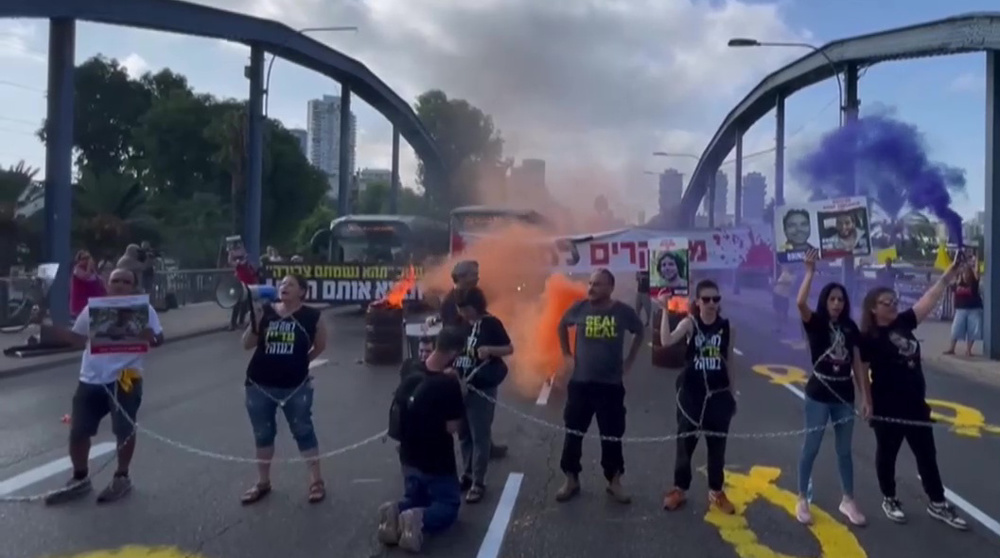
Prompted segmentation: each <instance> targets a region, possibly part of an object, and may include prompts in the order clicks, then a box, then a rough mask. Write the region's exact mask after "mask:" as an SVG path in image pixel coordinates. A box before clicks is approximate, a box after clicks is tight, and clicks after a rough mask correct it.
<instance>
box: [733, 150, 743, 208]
mask: <svg viewBox="0 0 1000 558" xmlns="http://www.w3.org/2000/svg"><path fill="white" fill-rule="evenodd" d="M733 172H734V173H735V174H736V177H735V182H736V186H735V188H736V199H735V203H734V204H733V205H734V207H733V219H734V220H735V221H736V224H737V225H740V224H742V223H743V130H737V131H736V168H735V169H734V170H733Z"/></svg>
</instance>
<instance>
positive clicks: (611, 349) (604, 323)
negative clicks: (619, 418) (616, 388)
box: [561, 300, 643, 384]
mask: <svg viewBox="0 0 1000 558" xmlns="http://www.w3.org/2000/svg"><path fill="white" fill-rule="evenodd" d="M561 325H563V326H565V327H575V328H576V337H575V339H576V353H575V354H574V355H573V363H574V364H573V374H572V376H571V377H570V380H571V381H574V382H596V383H603V384H621V383H622V377H623V376H624V372H625V365H624V360H625V334H626V333H631V334H632V335H638V334H640V333H642V330H643V325H642V320H641V319H640V318H639V314H637V313H636V311H635V309H633V308H632V307H631V306H629V305H627V304H624V303H622V302H618V301H617V300H616V301H613V302H612V303H611V305H610V306H608V307H605V308H597V307H595V306H594V305H592V304H591V303H590V301H589V300H582V301H580V302H577V303H576V304H574V305H573V306H571V307H570V309H569V310H567V311H566V313H565V314H564V315H563V317H562V321H561Z"/></svg>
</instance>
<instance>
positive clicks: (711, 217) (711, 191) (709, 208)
mask: <svg viewBox="0 0 1000 558" xmlns="http://www.w3.org/2000/svg"><path fill="white" fill-rule="evenodd" d="M718 176H719V171H715V174H713V175H712V178H709V179H708V197H707V198H705V213H707V214H708V228H710V229H713V228H715V183H716V182H717V178H718Z"/></svg>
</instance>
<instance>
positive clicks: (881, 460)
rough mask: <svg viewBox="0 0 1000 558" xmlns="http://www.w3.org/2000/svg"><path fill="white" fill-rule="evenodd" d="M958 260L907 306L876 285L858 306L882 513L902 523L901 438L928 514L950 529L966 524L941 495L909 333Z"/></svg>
mask: <svg viewBox="0 0 1000 558" xmlns="http://www.w3.org/2000/svg"><path fill="white" fill-rule="evenodd" d="M961 262H962V261H961V258H958V257H956V258H955V262H954V263H952V265H951V267H949V268H948V270H947V271H946V272H945V273H944V275H942V276H941V277H940V278H939V279H938V280H937V282H936V283H934V285H932V286H931V288H930V289H928V290H927V292H925V293H924V294H923V296H921V297H920V300H918V301H917V302H916V304H914V305H913V308H909V309H907V310H904V311H902V312H900V311H899V299H898V298H897V296H896V292H895V291H893V290H892V289H890V288H887V287H876V288H874V289H872V290H870V291H868V295H867V296H865V300H864V304H863V306H862V310H861V359H862V361H864V363H865V364H866V366H867V367H870V369H871V373H870V376H868V377H870V378H871V398H872V413H873V415H874V417H873V422H872V428H874V429H875V472H876V474H877V475H878V484H879V488H880V489H881V490H882V496H883V500H882V511H883V512H884V513H885V516H886V517H888V518H889V519H890V520H892V521H895V522H896V523H905V522H906V514H905V513H903V508H902V505H901V504H900V502H899V499H898V498H897V497H896V456H897V455H899V450H900V448H901V447H902V445H903V441H904V440H905V441H906V443H907V444H908V445H909V446H910V450H911V451H912V452H913V457H914V458H915V459H916V462H917V472H918V473H919V474H920V481H921V483H922V484H923V486H924V492H925V493H926V494H927V497H928V499H930V503H929V504H928V506H927V513H928V515H930V516H931V517H933V518H935V519H938V520H940V521H943V522H944V523H947V524H948V525H950V526H951V527H954V528H956V529H963V530H964V529H967V528H968V525H967V524H966V522H965V520H964V519H963V518H961V517H960V516H959V515H958V513H957V512H956V511H955V508H954V507H952V505H951V504H950V503H948V501H947V500H945V497H944V485H943V484H942V482H941V473H940V471H939V470H938V464H937V449H936V448H935V445H934V430H933V428H932V425H933V423H932V422H931V410H930V407H929V406H928V405H927V402H926V400H925V399H926V396H927V384H926V382H925V380H924V371H923V367H922V366H921V355H920V342H919V341H917V338H916V336H915V335H914V334H913V332H914V330H915V329H917V326H918V325H919V324H920V322H922V321H924V320H925V319H926V318H927V317H928V316H930V314H931V312H932V311H933V310H934V308H935V307H937V305H938V304H939V303H940V302H941V298H942V297H943V296H944V293H945V291H946V290H947V287H948V284H949V283H950V282H951V281H952V279H953V278H954V277H955V275H957V273H958V271H959V269H960V268H961V266H962V265H963V264H962V263H961ZM901 421H903V422H901Z"/></svg>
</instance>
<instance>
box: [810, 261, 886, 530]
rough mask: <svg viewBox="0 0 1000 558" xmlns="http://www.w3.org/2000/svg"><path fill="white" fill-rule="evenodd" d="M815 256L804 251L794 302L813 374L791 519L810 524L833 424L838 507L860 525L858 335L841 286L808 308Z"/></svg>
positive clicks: (867, 407)
mask: <svg viewBox="0 0 1000 558" xmlns="http://www.w3.org/2000/svg"><path fill="white" fill-rule="evenodd" d="M818 257H819V252H817V251H816V250H810V251H808V252H806V259H805V267H806V273H805V277H803V279H802V286H801V287H799V294H798V297H797V299H796V305H797V306H798V309H799V316H801V318H802V326H803V328H805V332H806V337H807V338H808V340H809V352H810V354H811V356H812V362H813V371H812V374H811V375H810V376H809V381H808V382H806V388H805V417H806V436H805V441H804V443H803V444H802V453H801V455H800V457H799V500H798V503H797V504H796V505H795V518H796V519H798V521H799V523H802V524H805V525H810V524H812V521H813V519H812V512H811V510H810V509H809V501H810V499H811V497H810V494H811V492H812V470H813V464H814V463H815V462H816V456H817V455H818V454H819V448H820V446H821V445H822V444H823V433H824V431H825V430H826V425H827V423H828V422H832V423H833V434H834V437H835V446H834V447H835V448H836V451H837V469H838V471H839V472H840V487H841V489H842V490H843V492H844V496H843V498H842V499H841V501H840V506H839V508H838V509H839V510H840V513H842V514H844V515H845V516H846V517H847V519H848V520H849V521H850V522H851V523H852V524H854V525H858V526H860V525H864V524H865V523H866V522H867V520H866V518H865V516H864V514H862V513H861V510H859V509H858V505H857V503H856V502H855V500H854V460H853V458H852V456H851V439H852V437H853V433H854V393H855V387H857V390H856V391H857V392H858V393H859V394H861V416H862V417H863V418H865V419H866V420H867V419H868V418H870V416H871V396H870V395H869V394H868V382H867V381H866V380H865V377H864V374H865V371H864V369H863V366H862V364H861V354H860V352H859V349H858V343H859V341H860V339H859V338H860V335H861V333H860V332H859V331H858V326H857V324H855V323H854V320H853V319H851V301H850V298H849V297H848V296H847V289H845V288H844V286H843V285H841V284H840V283H827V284H826V285H824V286H823V289H822V290H821V291H820V293H819V300H818V301H817V302H816V308H815V309H813V308H810V307H809V292H810V290H811V289H812V282H813V277H814V276H815V275H816V260H817V259H818Z"/></svg>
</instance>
